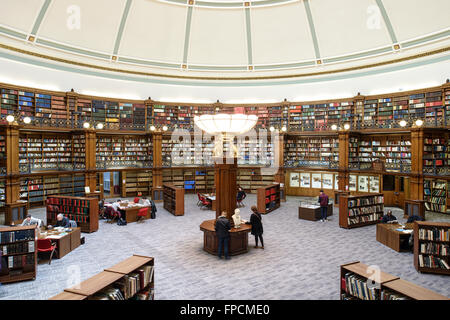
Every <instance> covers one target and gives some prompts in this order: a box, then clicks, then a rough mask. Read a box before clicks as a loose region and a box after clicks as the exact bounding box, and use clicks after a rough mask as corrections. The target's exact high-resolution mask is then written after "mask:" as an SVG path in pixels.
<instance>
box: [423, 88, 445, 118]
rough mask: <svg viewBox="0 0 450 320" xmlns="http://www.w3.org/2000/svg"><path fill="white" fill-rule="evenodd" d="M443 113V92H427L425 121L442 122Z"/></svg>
mask: <svg viewBox="0 0 450 320" xmlns="http://www.w3.org/2000/svg"><path fill="white" fill-rule="evenodd" d="M443 114H444V108H443V106H442V92H441V91H435V92H427V93H426V94H425V121H426V122H429V123H433V122H434V123H440V122H441V119H442V116H443Z"/></svg>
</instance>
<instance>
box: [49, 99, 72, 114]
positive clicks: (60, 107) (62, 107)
mask: <svg viewBox="0 0 450 320" xmlns="http://www.w3.org/2000/svg"><path fill="white" fill-rule="evenodd" d="M51 103H52V119H64V120H67V119H68V115H67V107H66V102H65V97H62V96H52V100H51Z"/></svg>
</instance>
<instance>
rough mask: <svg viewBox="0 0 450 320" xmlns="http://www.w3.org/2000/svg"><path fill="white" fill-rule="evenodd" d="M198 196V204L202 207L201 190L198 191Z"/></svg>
mask: <svg viewBox="0 0 450 320" xmlns="http://www.w3.org/2000/svg"><path fill="white" fill-rule="evenodd" d="M197 196H198V201H197V206H199V207H200V206H201V204H202V196H201V194H200V192H197Z"/></svg>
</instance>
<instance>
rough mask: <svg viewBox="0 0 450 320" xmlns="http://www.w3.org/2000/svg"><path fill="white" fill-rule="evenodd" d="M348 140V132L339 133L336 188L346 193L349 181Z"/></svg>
mask: <svg viewBox="0 0 450 320" xmlns="http://www.w3.org/2000/svg"><path fill="white" fill-rule="evenodd" d="M349 139H350V133H349V132H348V131H340V132H339V173H338V179H339V181H338V187H339V190H342V191H347V190H346V186H348V180H349V178H348V177H349V169H348V154H349V145H348V144H349Z"/></svg>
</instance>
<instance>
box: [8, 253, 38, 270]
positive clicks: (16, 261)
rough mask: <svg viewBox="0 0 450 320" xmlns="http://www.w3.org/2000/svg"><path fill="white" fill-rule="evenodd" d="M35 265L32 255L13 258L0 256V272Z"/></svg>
mask: <svg viewBox="0 0 450 320" xmlns="http://www.w3.org/2000/svg"><path fill="white" fill-rule="evenodd" d="M34 264H35V258H34V253H32V254H29V253H28V254H23V255H15V256H2V257H1V259H0V270H2V271H3V270H4V269H5V268H8V269H18V268H23V267H25V266H33V265H34Z"/></svg>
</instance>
